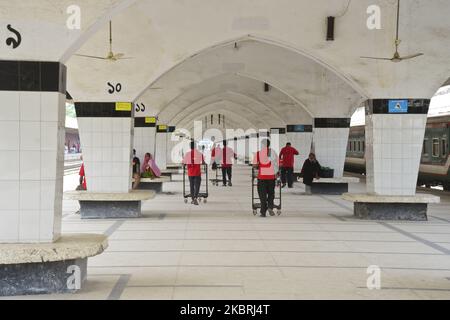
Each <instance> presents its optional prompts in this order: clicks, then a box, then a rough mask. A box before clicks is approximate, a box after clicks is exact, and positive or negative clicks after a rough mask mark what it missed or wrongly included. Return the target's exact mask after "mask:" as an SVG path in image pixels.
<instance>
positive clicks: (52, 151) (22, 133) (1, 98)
mask: <svg viewBox="0 0 450 320" xmlns="http://www.w3.org/2000/svg"><path fill="white" fill-rule="evenodd" d="M65 80H66V70H65V66H64V65H62V64H60V63H57V62H37V61H33V62H25V61H0V243H35V242H44V243H46V242H53V241H55V240H57V239H58V238H59V237H60V234H61V217H62V192H63V170H64V122H65V87H66V84H65Z"/></svg>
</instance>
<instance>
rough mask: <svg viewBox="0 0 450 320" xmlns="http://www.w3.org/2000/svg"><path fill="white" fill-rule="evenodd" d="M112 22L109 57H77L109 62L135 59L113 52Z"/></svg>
mask: <svg viewBox="0 0 450 320" xmlns="http://www.w3.org/2000/svg"><path fill="white" fill-rule="evenodd" d="M112 42H113V40H112V22H111V21H109V52H108V55H107V56H106V57H99V56H90V55H86V54H76V56H78V57H83V58H90V59H100V60H108V61H112V62H114V61H117V60H124V59H133V58H131V57H124V56H125V54H123V53H113V50H112Z"/></svg>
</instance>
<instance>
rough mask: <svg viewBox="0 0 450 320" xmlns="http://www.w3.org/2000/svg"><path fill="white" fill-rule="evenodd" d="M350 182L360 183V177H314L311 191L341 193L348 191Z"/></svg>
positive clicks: (315, 192)
mask: <svg viewBox="0 0 450 320" xmlns="http://www.w3.org/2000/svg"><path fill="white" fill-rule="evenodd" d="M349 183H359V178H355V177H339V178H320V179H314V180H313V183H312V185H311V193H313V194H330V195H341V194H343V193H346V192H348V184H349Z"/></svg>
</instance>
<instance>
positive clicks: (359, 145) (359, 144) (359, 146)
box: [358, 141, 361, 152]
mask: <svg viewBox="0 0 450 320" xmlns="http://www.w3.org/2000/svg"><path fill="white" fill-rule="evenodd" d="M360 151H361V141H358V152H360Z"/></svg>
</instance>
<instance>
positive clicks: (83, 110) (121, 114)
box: [75, 102, 134, 193]
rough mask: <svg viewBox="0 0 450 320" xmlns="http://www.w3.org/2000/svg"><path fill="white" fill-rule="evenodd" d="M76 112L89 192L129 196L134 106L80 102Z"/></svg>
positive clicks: (125, 103)
mask: <svg viewBox="0 0 450 320" xmlns="http://www.w3.org/2000/svg"><path fill="white" fill-rule="evenodd" d="M75 109H76V113H77V119H78V129H79V133H80V143H81V148H82V153H83V162H84V168H85V173H86V181H87V190H88V191H90V192H103V193H104V192H114V193H128V191H129V190H130V189H131V170H132V168H131V159H132V147H131V144H132V139H133V124H134V119H133V108H132V104H131V103H129V102H77V103H75Z"/></svg>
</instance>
